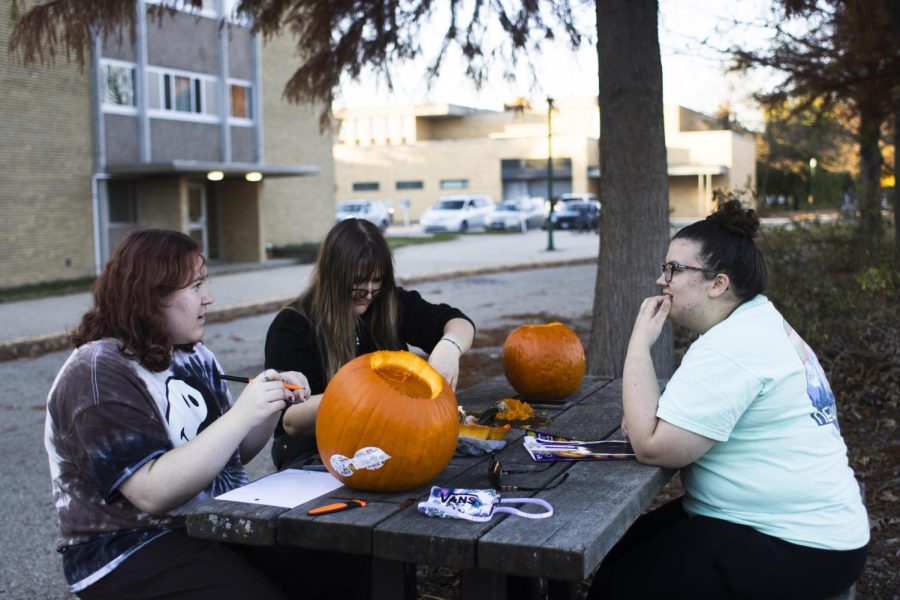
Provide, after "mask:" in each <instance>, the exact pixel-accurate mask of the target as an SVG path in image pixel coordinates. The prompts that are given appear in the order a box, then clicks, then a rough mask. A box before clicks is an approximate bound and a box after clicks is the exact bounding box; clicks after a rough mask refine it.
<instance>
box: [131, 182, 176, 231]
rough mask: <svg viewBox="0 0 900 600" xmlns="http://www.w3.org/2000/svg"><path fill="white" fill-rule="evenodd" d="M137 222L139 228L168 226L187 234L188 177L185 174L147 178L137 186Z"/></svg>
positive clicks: (163, 227)
mask: <svg viewBox="0 0 900 600" xmlns="http://www.w3.org/2000/svg"><path fill="white" fill-rule="evenodd" d="M137 203H138V208H137V212H138V221H139V223H140V227H141V228H148V229H150V228H155V229H171V230H173V231H182V232H184V233H187V230H188V227H187V222H188V217H187V180H186V179H185V178H184V177H150V178H147V179H142V180H140V181H139V182H138V185H137Z"/></svg>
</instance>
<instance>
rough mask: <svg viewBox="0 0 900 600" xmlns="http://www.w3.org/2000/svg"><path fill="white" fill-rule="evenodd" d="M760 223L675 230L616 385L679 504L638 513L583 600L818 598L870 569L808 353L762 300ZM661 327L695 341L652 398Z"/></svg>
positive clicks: (746, 214)
mask: <svg viewBox="0 0 900 600" xmlns="http://www.w3.org/2000/svg"><path fill="white" fill-rule="evenodd" d="M758 229H759V220H758V218H757V217H756V215H755V213H754V211H753V210H747V209H744V208H742V207H741V205H740V203H739V202H738V201H736V200H732V201H729V202H725V203H724V204H722V205H721V206H720V207H719V208H718V209H717V210H716V211H715V212H713V213H712V214H711V215H709V216H708V217H707V218H706V219H705V220H703V221H699V222H696V223H693V224H692V225H689V226H687V227H685V228H684V229H682V230H681V231H679V232H678V233H677V234H676V235H675V237H674V238H673V239H672V242H671V243H670V244H669V250H668V253H667V255H666V262H665V263H664V264H663V265H662V274H661V275H660V276H659V278H658V279H657V280H656V285H657V286H659V288H660V290H661V292H662V293H661V294H660V295H658V296H653V297H650V298H647V299H646V300H644V302H643V304H642V305H641V308H640V310H639V312H638V316H637V319H636V320H635V324H634V329H633V331H632V334H631V339H630V341H629V345H628V352H627V355H626V358H625V366H624V374H623V390H622V398H623V408H624V418H623V422H622V429H623V432H625V434H626V435H627V436H628V438H629V439H630V441H631V443H632V445H633V446H634V449H635V452H636V454H637V458H638V460H639V461H641V462H643V463H646V464H651V465H659V466H663V467H668V468H673V469H681V480H682V483H683V485H684V490H685V494H684V496H682V497H681V498H679V499H677V500H674V501H673V502H670V503H669V504H666V505H665V506H663V507H661V508H658V509H656V510H655V511H653V512H650V513H648V514H646V515H644V516H642V517H641V518H640V519H638V521H637V522H636V523H635V524H634V526H633V527H632V528H631V529H630V530H629V531H628V533H626V535H625V537H623V539H622V541H621V542H620V544H619V545H618V546H617V547H616V548H614V549H613V551H612V552H611V553H610V554H609V556H608V557H607V559H606V560H605V561H604V563H603V565H602V566H601V568H600V570H599V571H598V572H597V575H596V577H595V579H594V582H593V584H592V587H591V592H590V595H589V598H601V597H602V598H626V597H627V598H657V597H658V598H676V597H677V598H680V597H687V596H690V597H693V598H737V597H741V598H792V599H796V598H828V597H830V596H833V595H836V594H838V593H841V592H842V591H844V590H846V589H847V588H849V587H850V586H851V585H852V584H853V582H854V581H856V579H857V578H858V577H859V575H860V573H861V572H862V569H863V565H864V564H865V559H866V551H867V544H868V541H869V527H868V519H867V516H866V510H865V507H864V506H863V503H862V499H861V497H860V490H859V486H858V484H857V482H856V480H855V478H854V475H853V471H852V470H851V468H850V466H849V464H848V460H847V447H846V446H845V445H844V441H843V439H842V438H841V434H840V429H839V426H838V420H837V412H836V409H835V402H834V396H833V394H832V392H831V388H830V387H829V385H828V381H827V379H826V378H825V374H824V372H823V371H822V368H821V366H820V365H819V362H818V360H817V359H816V355H815V354H814V353H813V351H812V350H811V349H810V348H809V347H808V346H807V345H806V343H805V342H804V341H803V340H802V339H801V338H800V336H799V335H798V334H797V332H796V331H794V330H793V329H792V328H791V326H790V325H789V324H788V323H787V322H786V321H785V320H784V317H782V315H781V314H780V313H779V312H778V310H776V308H775V307H774V306H773V305H772V303H771V302H770V301H769V300H768V299H767V298H766V297H765V296H763V295H762V292H763V290H764V289H765V284H766V266H765V262H764V260H763V256H762V253H761V252H760V251H759V248H757V246H756V244H755V243H754V241H753V238H754V237H755V236H756V234H757V231H758ZM666 319H671V320H672V321H673V322H675V323H677V324H679V325H681V326H683V327H686V328H687V329H689V330H690V331H692V332H694V333H697V334H700V337H699V339H697V340H696V341H695V342H694V343H693V344H692V345H691V347H690V349H689V350H688V352H687V353H686V354H685V356H684V359H683V360H682V363H681V366H680V367H679V368H678V370H677V371H676V372H675V373H674V375H673V376H672V378H671V379H670V380H669V382H668V384H667V385H666V387H665V389H664V390H663V391H662V392H660V389H659V384H658V380H657V376H656V372H655V370H654V367H653V362H652V360H651V357H650V349H651V347H652V346H653V344H654V343H656V340H657V339H658V337H659V335H660V332H661V330H662V327H663V324H664V323H665V321H666Z"/></svg>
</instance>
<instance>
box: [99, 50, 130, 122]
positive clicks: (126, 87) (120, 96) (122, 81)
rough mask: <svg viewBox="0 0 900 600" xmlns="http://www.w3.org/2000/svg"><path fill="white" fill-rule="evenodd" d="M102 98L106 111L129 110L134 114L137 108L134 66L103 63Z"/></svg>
mask: <svg viewBox="0 0 900 600" xmlns="http://www.w3.org/2000/svg"><path fill="white" fill-rule="evenodd" d="M100 85H101V92H100V94H101V98H102V99H103V107H104V109H110V108H111V109H113V110H115V109H117V108H118V109H122V108H123V107H124V108H127V109H128V112H133V111H132V110H131V109H133V108H134V107H135V106H137V94H136V91H135V87H134V65H133V64H131V63H125V62H118V61H115V62H114V61H103V62H102V63H101V65H100Z"/></svg>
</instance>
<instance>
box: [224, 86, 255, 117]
mask: <svg viewBox="0 0 900 600" xmlns="http://www.w3.org/2000/svg"><path fill="white" fill-rule="evenodd" d="M252 90H253V88H252V87H251V86H250V84H249V83H243V82H233V81H229V82H228V91H229V94H230V95H231V118H232V119H245V120H250V119H252V118H253V104H252V102H253V96H252V94H251V92H252Z"/></svg>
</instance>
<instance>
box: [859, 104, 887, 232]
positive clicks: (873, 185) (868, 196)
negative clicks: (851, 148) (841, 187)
mask: <svg viewBox="0 0 900 600" xmlns="http://www.w3.org/2000/svg"><path fill="white" fill-rule="evenodd" d="M883 116H884V115H883V113H882V112H881V111H879V110H878V109H876V108H873V107H867V106H865V105H860V106H859V120H860V123H859V206H860V221H859V227H858V229H857V235H858V236H859V239H860V241H861V242H862V244H863V247H865V248H870V249H871V248H874V247H875V246H877V245H878V244H879V243H880V242H881V236H882V228H881V194H880V193H879V192H880V191H881V163H882V161H883V160H884V159H883V158H882V156H881V149H880V148H879V147H878V140H879V138H880V136H881V122H882V120H883V118H882V117H883Z"/></svg>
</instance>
